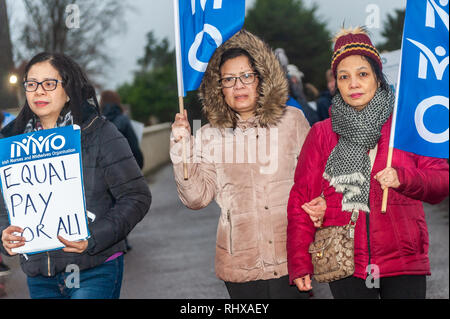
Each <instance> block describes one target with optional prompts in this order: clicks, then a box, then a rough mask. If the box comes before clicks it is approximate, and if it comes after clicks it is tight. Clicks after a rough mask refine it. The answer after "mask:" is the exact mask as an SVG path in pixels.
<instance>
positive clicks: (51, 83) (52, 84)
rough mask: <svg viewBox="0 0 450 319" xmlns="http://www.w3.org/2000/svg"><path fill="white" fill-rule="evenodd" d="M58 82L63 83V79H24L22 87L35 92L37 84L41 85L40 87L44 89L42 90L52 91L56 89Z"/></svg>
mask: <svg viewBox="0 0 450 319" xmlns="http://www.w3.org/2000/svg"><path fill="white" fill-rule="evenodd" d="M58 83H63V81H60V80H45V81H42V82H38V81H24V82H23V87H24V89H25V91H27V92H36V91H37V89H38V87H39V85H40V86H42V89H44V91H54V90H56V87H57V86H58Z"/></svg>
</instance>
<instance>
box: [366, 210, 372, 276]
mask: <svg viewBox="0 0 450 319" xmlns="http://www.w3.org/2000/svg"><path fill="white" fill-rule="evenodd" d="M369 214H370V213H368V212H366V229H367V249H368V252H369V263H368V265H367V276H369V275H370V274H371V272H372V270H371V269H370V268H371V267H370V265H371V262H370V217H369Z"/></svg>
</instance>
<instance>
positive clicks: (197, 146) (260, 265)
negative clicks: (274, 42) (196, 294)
mask: <svg viewBox="0 0 450 319" xmlns="http://www.w3.org/2000/svg"><path fill="white" fill-rule="evenodd" d="M237 47H239V48H242V49H245V50H246V51H247V52H248V53H249V54H250V55H251V56H252V57H253V59H254V60H255V67H256V69H257V70H256V71H257V72H258V73H259V94H260V96H259V99H258V101H257V109H256V114H255V116H254V117H252V118H250V119H248V120H242V119H241V118H240V116H239V114H237V113H236V112H234V111H233V110H232V109H231V108H230V107H229V106H228V105H227V104H226V103H225V99H224V96H223V94H222V90H221V88H220V85H219V79H220V71H219V63H220V58H221V55H222V53H223V52H224V51H225V50H226V49H229V48H237ZM199 91H200V98H201V100H202V103H203V111H204V113H205V114H206V117H207V119H208V121H209V124H207V125H205V126H203V127H202V128H201V129H199V130H198V131H197V133H196V136H195V138H194V137H192V136H191V137H190V138H186V145H187V162H188V165H187V167H188V176H189V178H188V180H184V178H183V160H182V142H181V141H180V142H177V143H176V142H175V141H174V140H173V138H171V150H170V156H171V160H172V162H173V168H174V174H175V181H176V183H177V189H178V194H179V197H180V199H181V201H182V202H183V203H184V204H185V205H186V206H187V207H189V208H191V209H201V208H203V207H206V206H207V205H208V204H209V203H210V202H211V201H212V200H213V199H214V200H215V201H216V202H217V204H218V205H219V207H220V209H221V215H220V218H219V222H218V228H217V240H216V258H215V271H216V275H217V277H218V278H220V279H222V280H224V281H228V282H248V281H254V280H260V279H263V280H266V279H272V278H279V277H281V276H285V275H287V261H286V260H287V258H286V226H287V217H286V216H287V213H286V209H287V202H288V198H289V192H290V190H291V187H292V185H293V183H294V172H295V167H296V164H297V157H298V155H299V154H300V150H301V147H302V144H303V141H304V140H305V138H306V135H307V133H308V131H309V124H308V122H307V121H306V119H305V117H304V115H303V113H302V111H300V110H299V109H296V108H293V107H290V106H285V103H286V101H287V98H288V84H287V80H286V77H285V74H284V72H283V70H282V68H281V66H280V64H279V62H278V60H277V59H276V57H275V55H274V54H273V52H272V50H271V49H270V48H269V47H268V46H267V45H266V44H265V43H264V42H263V41H261V40H260V39H259V38H257V37H256V36H254V35H252V34H251V33H249V32H247V31H245V30H241V31H240V32H238V33H237V34H236V35H234V36H233V37H232V38H231V39H229V40H228V41H227V42H225V43H224V44H223V45H222V46H220V47H219V48H218V49H217V50H216V52H215V53H214V55H213V57H212V58H211V60H210V62H209V64H208V68H207V70H206V72H205V76H204V78H203V81H202V84H201V86H200V89H199Z"/></svg>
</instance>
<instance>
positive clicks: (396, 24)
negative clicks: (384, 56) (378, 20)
mask: <svg viewBox="0 0 450 319" xmlns="http://www.w3.org/2000/svg"><path fill="white" fill-rule="evenodd" d="M404 23H405V9H396V10H395V13H394V14H392V15H390V14H389V15H388V17H387V21H386V23H385V24H384V26H383V31H382V32H381V35H382V36H383V37H384V38H385V39H386V41H385V42H384V43H382V44H380V45H378V50H379V51H380V52H383V51H394V50H398V49H400V48H401V47H402V37H403V25H404Z"/></svg>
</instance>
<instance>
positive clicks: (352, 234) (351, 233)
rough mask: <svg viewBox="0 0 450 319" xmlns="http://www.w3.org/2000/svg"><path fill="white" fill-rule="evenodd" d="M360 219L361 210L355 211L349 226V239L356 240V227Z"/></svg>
mask: <svg viewBox="0 0 450 319" xmlns="http://www.w3.org/2000/svg"><path fill="white" fill-rule="evenodd" d="M358 217H359V210H357V209H354V210H353V212H352V217H350V222H349V223H348V224H349V226H350V227H349V229H348V237H349V238H354V237H355V226H356V221H357V220H358Z"/></svg>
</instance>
